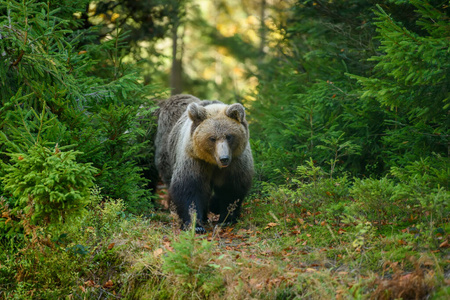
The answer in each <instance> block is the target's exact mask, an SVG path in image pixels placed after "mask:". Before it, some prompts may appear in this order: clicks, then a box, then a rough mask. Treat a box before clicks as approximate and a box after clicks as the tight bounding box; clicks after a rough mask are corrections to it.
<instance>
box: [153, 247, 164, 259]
mask: <svg viewBox="0 0 450 300" xmlns="http://www.w3.org/2000/svg"><path fill="white" fill-rule="evenodd" d="M163 252H164V250H163V249H162V248H158V249H156V250H155V251H153V256H154V257H158V256H160V255H161V254H163Z"/></svg>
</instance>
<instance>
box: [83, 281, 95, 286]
mask: <svg viewBox="0 0 450 300" xmlns="http://www.w3.org/2000/svg"><path fill="white" fill-rule="evenodd" d="M84 285H87V286H94V285H95V282H94V280H88V281H85V282H84Z"/></svg>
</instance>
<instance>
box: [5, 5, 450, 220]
mask: <svg viewBox="0 0 450 300" xmlns="http://www.w3.org/2000/svg"><path fill="white" fill-rule="evenodd" d="M0 12H1V14H0V15H1V17H0V53H1V55H0V60H1V64H0V78H1V86H0V94H1V108H0V127H1V132H2V134H1V144H0V151H1V161H2V164H3V167H2V170H1V171H0V172H1V173H0V176H2V177H3V178H6V177H5V176H6V174H5V172H6V171H5V170H7V169H8V168H9V169H10V170H13V169H14V168H10V166H11V165H14V164H15V163H16V164H17V163H18V162H17V161H16V162H14V161H13V160H12V157H18V156H17V155H19V156H20V155H21V154H27V155H31V154H30V153H29V150H30V149H31V148H32V147H34V146H35V145H40V146H42V147H47V148H48V149H54V148H57V147H58V146H57V145H59V146H60V147H62V148H61V149H67V150H66V151H76V153H77V158H76V160H77V162H78V163H79V164H80V167H86V166H85V165H84V164H89V166H92V167H94V168H96V170H97V171H96V172H95V174H93V175H92V176H93V180H94V181H95V184H97V185H98V186H99V187H100V188H101V189H102V193H104V194H106V195H107V196H110V197H114V198H123V199H124V200H125V203H126V205H127V207H128V210H129V211H130V212H145V211H148V212H149V211H151V201H150V200H151V198H152V193H151V190H152V188H154V187H155V185H156V183H157V182H156V178H157V177H156V174H155V171H154V167H153V156H152V155H153V152H152V151H153V144H152V141H151V137H152V135H153V133H154V131H155V122H154V120H153V119H152V111H153V109H155V107H156V105H155V102H154V101H155V100H156V99H162V98H165V97H167V96H168V95H169V94H175V93H180V92H182V93H191V94H194V95H196V96H198V97H200V98H205V99H206V98H207V99H220V100H222V101H224V102H241V103H243V104H244V105H245V106H246V107H247V108H248V110H247V112H248V116H249V120H250V123H251V133H252V136H251V139H252V141H251V142H252V146H253V151H254V156H255V162H256V171H257V176H256V184H255V187H256V188H259V187H260V185H259V182H262V181H270V182H274V183H277V182H279V183H281V182H283V181H284V180H285V177H286V175H285V174H287V173H289V172H295V170H296V167H297V166H299V165H302V164H304V163H305V161H310V159H312V161H313V162H314V163H315V164H317V165H320V166H321V167H322V168H324V170H325V171H326V172H328V174H330V176H334V175H336V176H341V175H345V174H349V175H351V176H356V177H360V178H362V177H376V178H381V177H382V176H385V175H387V174H389V172H390V170H391V168H392V167H395V168H402V167H407V166H408V165H410V164H411V163H412V162H414V161H420V160H423V159H426V163H427V164H428V165H429V167H430V168H433V170H438V171H437V172H441V173H440V175H439V176H441V177H443V178H445V176H444V175H443V174H448V173H449V163H448V161H449V152H450V143H449V122H450V118H449V90H448V89H449V86H450V85H449V79H448V78H449V69H450V55H449V53H448V52H449V49H450V48H449V46H450V41H449V38H448V37H449V36H450V35H449V33H450V26H449V25H448V24H450V22H448V21H449V14H450V9H449V3H448V1H447V2H446V1H437V0H430V1H427V0H414V1H406V0H405V1H401V0H385V1H361V0H343V1H325V0H324V1H312V0H311V1H305V0H297V1H295V0H289V1H275V0H259V1H253V0H252V1H250V0H230V1H222V0H215V1H206V0H183V1H176V0H164V1H163V0H148V1H128V0H117V1H109V0H104V1H87V0H78V1H65V0H60V1H35V0H27V1H1V2H0ZM44 152H45V151H44ZM34 153H37V152H34ZM72 167H73V166H72ZM283 174H284V175H283ZM439 184H440V185H444V186H446V187H448V179H447V180H444V181H440V182H439ZM0 189H1V191H2V193H3V194H4V196H5V198H6V199H9V200H8V201H10V205H13V203H16V202H14V201H15V200H13V198H14V197H12V196H11V195H12V194H13V191H12V189H13V188H12V187H11V186H8V184H7V181H6V179H5V180H3V181H2V184H1V187H0Z"/></svg>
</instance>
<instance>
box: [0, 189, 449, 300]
mask: <svg viewBox="0 0 450 300" xmlns="http://www.w3.org/2000/svg"><path fill="white" fill-rule="evenodd" d="M280 199H281V200H280ZM282 199H284V200H282ZM96 201H97V204H95V203H96ZM98 201H100V202H98ZM124 207H125V206H124V204H123V201H121V200H108V201H105V199H103V198H101V197H98V199H97V200H95V199H94V204H93V205H92V206H91V209H89V210H88V213H87V215H85V216H83V217H81V218H80V219H78V221H76V222H75V221H73V222H72V223H69V222H67V223H66V224H65V225H64V226H63V227H61V228H58V230H59V233H56V232H55V230H53V233H52V234H53V236H52V239H49V238H48V235H47V237H46V235H45V234H41V235H39V234H37V235H35V236H34V238H33V240H31V241H30V243H29V244H27V246H26V247H24V248H23V249H22V250H20V251H19V253H18V254H16V255H15V256H10V257H9V258H10V260H5V261H4V262H3V265H0V275H2V274H3V276H10V277H9V278H14V281H16V283H14V284H13V282H12V281H11V280H12V279H11V280H6V282H4V281H2V280H1V278H0V299H58V298H59V299H450V245H449V234H448V233H449V232H450V224H449V222H448V220H446V221H444V223H442V224H432V221H430V223H429V224H427V223H424V222H421V223H420V224H419V223H417V222H416V221H417V220H416V219H415V216H413V215H412V216H411V217H410V219H407V220H397V221H392V222H391V221H382V222H374V221H372V222H369V221H367V220H364V218H349V217H346V218H342V219H341V218H330V217H329V215H326V214H324V213H319V212H313V211H310V210H307V209H305V208H303V207H302V206H301V205H300V204H299V203H295V202H294V201H291V200H288V199H287V198H277V197H272V196H270V195H266V196H258V197H256V196H253V197H250V199H248V200H247V201H246V202H245V203H244V206H243V210H242V218H241V219H240V221H239V222H238V223H237V224H235V225H234V226H231V227H220V226H218V225H217V224H216V223H215V222H214V216H211V218H210V219H211V222H210V224H208V226H206V229H207V234H195V232H194V231H193V230H190V231H180V229H179V225H178V223H177V220H176V218H175V217H174V214H171V213H170V212H169V211H168V210H167V209H165V208H164V203H162V205H160V209H158V210H156V212H155V213H154V214H152V215H150V216H142V217H135V216H132V215H127V214H125V213H124ZM77 222H78V223H77ZM58 236H59V237H58ZM8 272H11V274H9V273H8ZM5 278H8V277H5ZM2 282H3V283H2Z"/></svg>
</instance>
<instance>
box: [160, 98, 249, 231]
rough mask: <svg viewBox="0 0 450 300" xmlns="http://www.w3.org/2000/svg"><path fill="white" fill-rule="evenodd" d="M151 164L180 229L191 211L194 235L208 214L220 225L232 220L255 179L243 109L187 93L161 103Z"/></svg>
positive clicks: (188, 219)
mask: <svg viewBox="0 0 450 300" xmlns="http://www.w3.org/2000/svg"><path fill="white" fill-rule="evenodd" d="M155 162H156V167H157V169H158V172H159V174H160V176H161V179H162V180H163V182H164V183H165V184H166V185H167V186H168V190H169V201H170V202H171V203H172V204H173V205H174V206H175V208H176V212H177V214H178V216H179V217H180V219H181V221H182V227H183V228H185V229H186V228H187V227H188V226H189V225H190V223H191V216H190V210H192V209H194V210H195V212H196V214H197V224H196V228H195V229H196V231H197V232H202V233H204V232H205V229H204V228H203V224H204V222H205V221H206V220H207V214H208V212H209V211H211V212H213V213H215V214H220V218H219V222H220V223H224V222H226V223H234V222H236V219H237V218H238V217H239V215H240V211H241V205H242V201H243V200H244V197H245V196H246V195H247V193H248V191H249V189H250V186H251V183H252V177H253V157H252V153H251V149H250V144H249V130H248V123H247V121H246V119H245V110H244V107H243V106H242V105H241V104H238V103H236V104H232V105H226V104H224V103H222V102H220V101H217V100H214V101H209V100H203V101H202V100H200V99H198V98H196V97H194V96H191V95H175V96H172V97H171V98H169V99H168V100H166V101H163V102H161V103H160V108H159V111H158V129H157V133H156V139H155ZM230 207H231V209H230Z"/></svg>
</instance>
